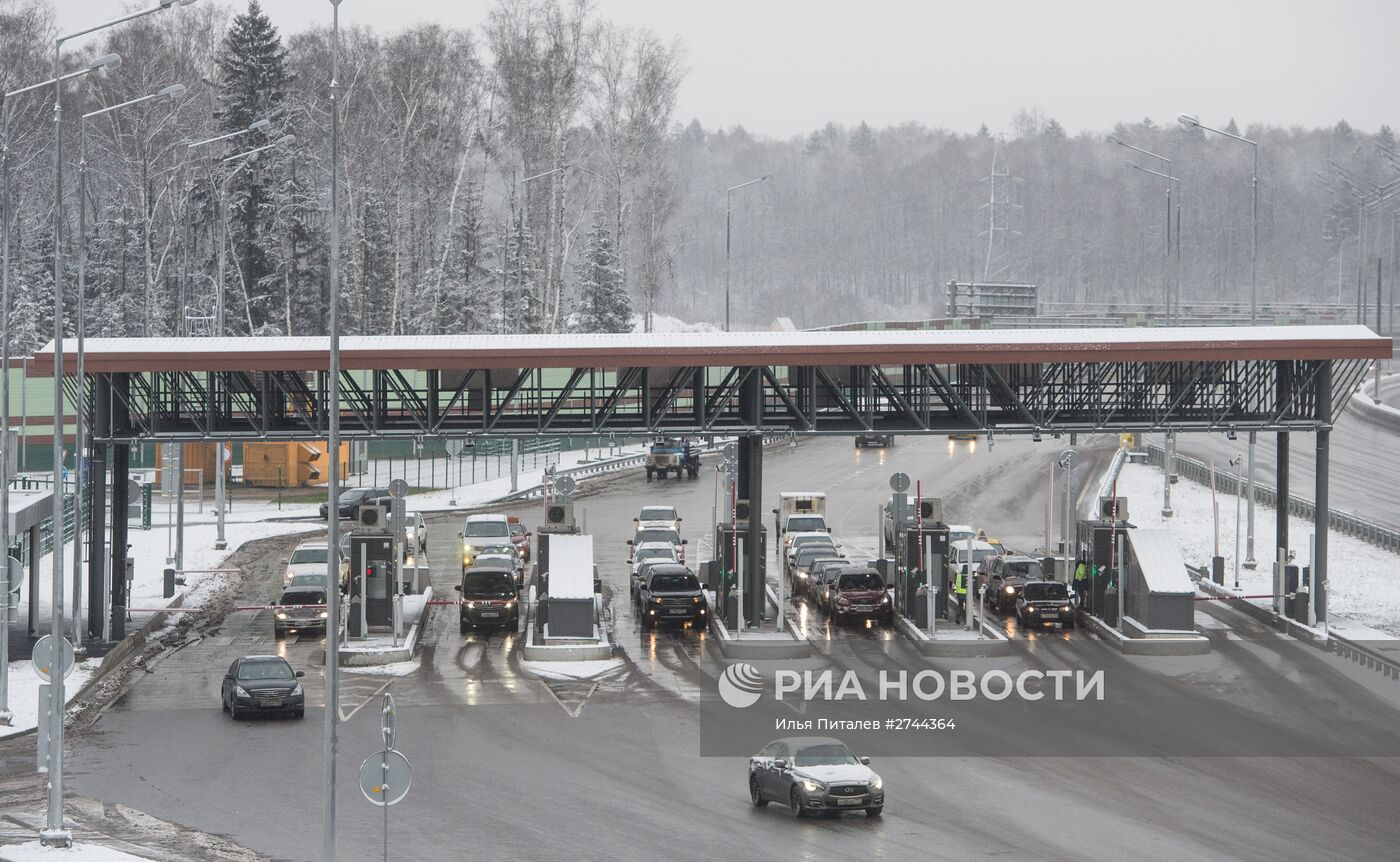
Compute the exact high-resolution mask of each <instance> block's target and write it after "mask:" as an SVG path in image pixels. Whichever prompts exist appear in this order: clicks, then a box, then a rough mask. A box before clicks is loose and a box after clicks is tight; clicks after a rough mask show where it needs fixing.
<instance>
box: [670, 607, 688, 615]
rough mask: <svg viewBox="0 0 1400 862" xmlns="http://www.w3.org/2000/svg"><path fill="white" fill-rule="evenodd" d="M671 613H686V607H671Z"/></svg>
mask: <svg viewBox="0 0 1400 862" xmlns="http://www.w3.org/2000/svg"><path fill="white" fill-rule="evenodd" d="M671 613H673V614H683V613H685V608H671Z"/></svg>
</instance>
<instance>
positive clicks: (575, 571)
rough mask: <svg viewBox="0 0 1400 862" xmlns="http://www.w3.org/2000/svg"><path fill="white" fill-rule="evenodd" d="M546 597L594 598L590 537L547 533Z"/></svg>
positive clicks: (591, 540)
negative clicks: (547, 579) (547, 569)
mask: <svg viewBox="0 0 1400 862" xmlns="http://www.w3.org/2000/svg"><path fill="white" fill-rule="evenodd" d="M549 597H550V598H553V599H591V598H593V537H592V536H575V535H570V534H568V533H552V534H550V536H549Z"/></svg>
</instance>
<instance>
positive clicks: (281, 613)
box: [277, 611, 287, 620]
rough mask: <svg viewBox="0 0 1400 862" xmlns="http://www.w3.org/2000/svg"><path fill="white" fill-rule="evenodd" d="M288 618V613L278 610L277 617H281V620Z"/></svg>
mask: <svg viewBox="0 0 1400 862" xmlns="http://www.w3.org/2000/svg"><path fill="white" fill-rule="evenodd" d="M286 618H287V615H286V614H285V613H284V612H282V611H278V612H277V619H279V620H285V619H286Z"/></svg>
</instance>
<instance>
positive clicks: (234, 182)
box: [219, 0, 290, 332]
mask: <svg viewBox="0 0 1400 862" xmlns="http://www.w3.org/2000/svg"><path fill="white" fill-rule="evenodd" d="M219 69H220V72H221V73H222V77H221V81H220V86H219V104H220V109H219V124H220V127H221V128H222V130H223V131H224V132H236V131H241V130H243V129H246V128H248V126H249V125H251V124H252V123H254V122H256V121H257V120H261V119H264V118H266V119H270V120H271V121H272V128H273V130H275V131H274V133H273V137H274V138H276V137H280V136H281V135H283V134H285V133H287V132H288V131H290V129H289V128H288V126H287V122H286V117H285V112H284V108H283V102H284V100H285V99H286V88H287V84H288V83H289V81H290V75H289V74H288V72H287V65H286V51H285V50H284V49H283V48H282V40H281V37H279V36H278V34H277V28H276V27H273V26H272V22H271V21H270V20H269V19H268V17H267V16H266V15H265V14H263V11H262V7H261V6H259V5H258V2H257V0H249V3H248V11H247V12H245V13H243V14H240V15H237V16H235V17H234V19H233V24H232V26H230V27H229V32H228V35H227V36H226V37H225V39H224V47H223V53H222V54H221V55H220V57H219ZM251 143H252V145H253V146H256V145H258V144H261V143H262V141H261V140H258V139H252V141H251ZM252 159H254V160H250V161H248V162H246V163H238V164H234V165H229V166H228V167H227V168H226V170H230V171H232V170H235V169H237V173H236V174H234V175H233V177H232V179H231V180H230V181H229V183H228V200H227V202H226V203H227V206H228V208H229V241H230V251H231V254H232V257H233V258H234V259H233V260H231V261H230V266H229V272H230V275H231V278H230V281H231V282H233V283H231V284H229V286H228V289H229V296H228V300H229V301H232V300H233V299H234V298H235V297H238V296H240V295H242V296H245V297H246V298H247V305H248V307H247V308H246V309H245V311H244V314H243V315H239V314H237V313H235V312H233V311H232V310H231V311H230V312H229V313H227V314H226V315H225V325H226V326H227V327H229V329H231V330H233V331H237V330H238V326H237V321H238V320H239V319H240V317H241V318H242V319H243V320H244V326H245V327H248V328H251V330H252V331H253V332H260V331H267V330H268V327H269V324H271V325H272V326H271V328H272V329H273V330H278V329H280V328H282V325H279V322H278V321H277V320H276V319H275V318H276V317H278V316H284V315H279V312H282V311H283V309H282V308H281V307H280V303H277V302H275V301H274V296H273V295H270V294H268V293H267V290H268V286H269V284H270V282H269V281H268V276H269V275H272V274H273V272H274V261H273V260H271V259H270V258H269V255H268V253H267V251H268V249H269V248H270V247H271V246H273V245H275V244H276V238H275V237H276V235H275V231H274V225H273V220H274V217H275V212H276V206H275V202H273V201H272V200H270V192H269V185H270V184H271V182H272V176H271V163H272V162H274V161H275V160H276V155H275V151H273V152H269V153H265V154H263V155H261V156H254V157H252ZM235 285H237V287H235ZM238 288H241V290H240V289H238Z"/></svg>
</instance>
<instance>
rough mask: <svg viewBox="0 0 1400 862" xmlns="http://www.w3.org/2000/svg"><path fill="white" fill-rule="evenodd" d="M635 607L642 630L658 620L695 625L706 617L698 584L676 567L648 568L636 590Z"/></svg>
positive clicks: (677, 565) (691, 575)
mask: <svg viewBox="0 0 1400 862" xmlns="http://www.w3.org/2000/svg"><path fill="white" fill-rule="evenodd" d="M637 603H638V605H639V607H640V608H641V613H642V628H650V627H652V626H654V625H656V624H657V623H658V622H660V621H661V620H692V621H694V622H695V623H697V624H699V623H700V622H701V621H702V620H704V619H705V614H706V610H705V594H704V593H703V592H702V591H701V590H700V581H699V580H698V579H697V578H696V577H695V573H693V572H692V571H690V569H687V568H686V567H685V566H682V565H681V564H679V563H662V564H661V565H657V566H652V567H651V571H650V572H649V573H648V574H647V578H646V580H645V581H643V582H642V584H641V585H640V586H639V587H638V588H637Z"/></svg>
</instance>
